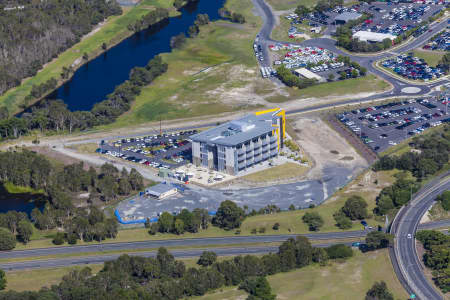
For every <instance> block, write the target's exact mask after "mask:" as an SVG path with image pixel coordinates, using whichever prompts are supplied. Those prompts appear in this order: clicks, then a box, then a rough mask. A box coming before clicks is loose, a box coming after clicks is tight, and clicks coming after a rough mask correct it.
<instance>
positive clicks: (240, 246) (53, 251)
mask: <svg viewBox="0 0 450 300" xmlns="http://www.w3.org/2000/svg"><path fill="white" fill-rule="evenodd" d="M449 223H450V220H449V221H439V222H436V223H429V224H427V225H426V228H436V227H438V228H439V227H443V226H445V225H447V224H449ZM367 232H368V231H363V230H359V231H348V232H330V233H316V234H305V235H304V236H306V237H308V238H309V239H310V240H316V241H320V240H322V241H327V240H328V241H329V240H339V239H349V238H364V237H365V235H366V234H367ZM296 236H298V235H295V234H285V235H266V236H233V237H216V238H214V237H212V238H195V239H176V240H175V239H173V240H154V241H143V242H129V243H105V244H95V245H83V246H64V247H51V248H40V249H31V250H13V251H5V252H0V259H22V258H31V257H42V258H41V259H33V260H29V261H20V262H10V263H8V262H5V263H1V264H0V269H3V270H7V271H12V270H23V269H39V268H54V267H64V266H72V265H84V264H100V263H104V262H105V261H108V260H113V259H116V258H118V257H119V256H120V255H122V254H123V253H120V254H112V253H105V254H101V253H100V254H99V253H95V254H93V253H94V252H106V251H125V252H127V254H129V255H138V256H144V257H153V256H155V255H156V250H149V249H156V248H159V247H167V248H170V247H195V249H175V250H170V252H171V253H172V254H173V255H174V256H175V257H177V258H190V257H198V256H200V254H201V253H202V252H203V251H204V250H210V251H214V252H215V253H216V254H217V255H219V256H231V255H246V254H264V253H269V252H276V251H278V246H272V245H266V246H252V245H251V244H255V243H280V242H284V241H285V240H287V239H288V238H295V237H296ZM335 243H338V241H336V242H335ZM246 244H247V245H248V246H246ZM344 244H351V243H344ZM212 245H215V246H228V247H217V248H211V247H210V248H208V246H212ZM329 245H331V243H319V244H314V246H315V247H326V246H329ZM146 249H147V250H149V251H145V250H146ZM138 250H142V251H138ZM65 254H66V255H73V254H79V255H80V256H76V257H69V258H52V259H45V258H44V257H45V256H49V255H65Z"/></svg>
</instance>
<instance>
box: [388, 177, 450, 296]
mask: <svg viewBox="0 0 450 300" xmlns="http://www.w3.org/2000/svg"><path fill="white" fill-rule="evenodd" d="M445 176H446V177H440V178H438V179H436V180H434V181H433V182H431V183H430V184H428V185H427V186H425V187H424V188H423V189H421V191H420V192H419V193H417V194H416V195H415V197H414V199H413V200H412V201H411V202H410V204H408V205H407V206H405V207H403V208H402V209H401V210H400V212H399V213H398V214H397V216H396V218H395V220H394V222H393V224H392V227H391V232H392V233H393V234H394V235H395V243H394V249H393V251H391V252H390V253H391V259H392V261H393V263H394V269H395V270H396V273H397V277H398V278H399V279H400V281H401V282H402V284H403V286H404V287H405V288H406V290H407V291H408V292H410V293H413V294H415V295H416V296H417V297H418V298H419V299H422V300H440V299H443V297H442V296H441V294H440V293H439V291H437V290H436V289H435V288H434V286H433V284H432V283H431V282H429V281H428V280H427V278H426V277H425V275H424V273H423V268H422V265H421V262H420V260H419V257H418V256H417V251H416V241H415V239H414V238H411V237H408V235H411V236H414V234H415V232H416V231H417V227H418V224H419V221H420V219H421V218H422V216H423V215H424V214H425V212H426V211H427V210H428V209H429V208H430V206H431V205H432V204H433V202H434V201H435V199H436V196H437V195H439V194H441V193H442V192H443V191H445V190H449V189H450V176H449V173H447V174H446V175H445Z"/></svg>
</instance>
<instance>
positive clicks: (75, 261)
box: [0, 242, 351, 271]
mask: <svg viewBox="0 0 450 300" xmlns="http://www.w3.org/2000/svg"><path fill="white" fill-rule="evenodd" d="M333 244H336V243H323V244H315V245H314V247H328V246H331V245H333ZM342 244H345V245H348V246H350V245H351V243H349V242H345V243H342ZM203 251H214V252H215V253H216V254H217V255H218V256H236V255H250V254H267V253H275V252H277V251H278V246H249V247H243V246H241V247H226V248H213V249H210V248H209V249H208V248H197V249H186V250H170V253H172V254H173V256H174V257H175V258H195V257H199V256H200V255H201V254H202V252H203ZM127 254H128V255H132V256H143V257H155V256H156V254H157V250H153V251H142V252H129V253H127ZM120 255H123V253H121V254H104V255H95V256H94V255H92V256H82V257H70V258H56V259H39V260H29V261H22V262H11V263H2V264H0V269H2V270H5V271H16V270H25V269H26V270H28V269H41V268H59V267H67V266H73V265H87V264H102V263H104V262H106V261H109V260H114V259H117V258H118V257H119V256H120Z"/></svg>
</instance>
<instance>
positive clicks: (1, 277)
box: [0, 269, 6, 290]
mask: <svg viewBox="0 0 450 300" xmlns="http://www.w3.org/2000/svg"><path fill="white" fill-rule="evenodd" d="M5 288H6V273H5V271H3V270H1V269H0V290H4V289H5Z"/></svg>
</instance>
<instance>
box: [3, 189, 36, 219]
mask: <svg viewBox="0 0 450 300" xmlns="http://www.w3.org/2000/svg"><path fill="white" fill-rule="evenodd" d="M44 203H45V196H44V195H41V194H31V193H15V194H11V193H9V192H8V191H7V190H6V189H5V187H4V186H3V185H2V184H0V213H6V212H8V211H10V210H15V211H20V212H24V213H27V214H28V215H30V214H31V211H32V210H33V208H35V207H38V208H42V207H43V204H44Z"/></svg>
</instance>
